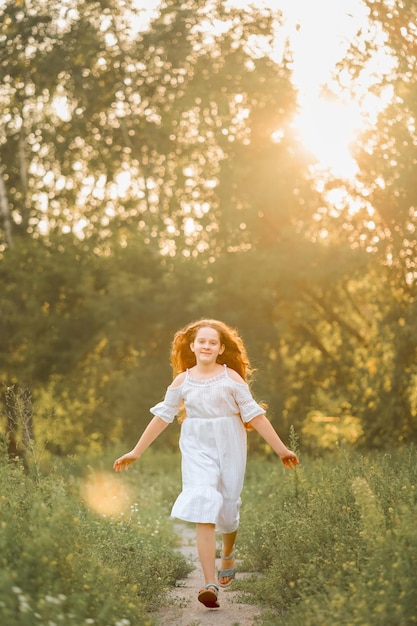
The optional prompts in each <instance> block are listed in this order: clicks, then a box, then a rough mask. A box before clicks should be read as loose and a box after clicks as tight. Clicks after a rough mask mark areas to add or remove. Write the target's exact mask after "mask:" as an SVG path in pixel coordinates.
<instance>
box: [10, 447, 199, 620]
mask: <svg viewBox="0 0 417 626" xmlns="http://www.w3.org/2000/svg"><path fill="white" fill-rule="evenodd" d="M164 465H165V469H166V466H167V462H166V461H165V463H164ZM103 467H104V468H106V469H107V470H108V469H109V468H111V459H110V458H109V459H108V462H105V461H104V462H101V463H100V464H97V465H96V466H95V467H94V468H92V467H87V468H86V469H85V466H84V464H83V463H81V461H78V462H74V461H73V462H72V463H69V462H65V463H55V465H53V466H52V465H51V466H49V467H47V468H44V471H39V468H36V472H30V473H29V474H28V473H25V472H24V470H23V468H22V466H21V465H19V464H18V463H16V464H12V465H10V464H8V463H7V462H6V460H5V454H3V456H2V459H1V461H0V493H1V496H0V503H1V508H0V622H1V623H2V624H7V626H36V624H39V625H41V626H54V625H58V624H64V625H65V626H81V625H82V624H95V625H97V626H129V625H130V624H132V625H133V624H135V625H137V624H148V625H151V624H153V623H154V622H153V619H152V618H151V611H153V610H154V609H155V608H156V607H157V606H158V603H159V601H160V600H161V598H162V597H163V594H164V592H165V591H166V590H167V589H168V588H169V587H170V586H172V585H174V584H175V581H176V579H178V578H181V577H183V576H184V575H185V574H186V573H187V572H188V571H189V566H188V564H187V563H186V562H185V560H184V558H183V557H182V556H181V555H179V554H178V553H176V552H174V545H175V538H174V535H173V532H172V529H171V525H170V521H169V518H168V516H169V505H168V503H167V500H166V499H167V498H168V499H169V497H170V495H169V494H170V491H171V490H172V489H175V490H177V489H178V485H177V484H176V480H175V472H174V473H173V472H170V473H168V475H167V476H166V475H163V474H162V472H161V469H160V463H159V461H158V458H157V457H155V458H154V457H153V456H152V454H149V455H148V462H147V463H145V462H144V463H143V464H142V466H141V468H140V472H139V470H137V469H135V470H133V469H132V470H131V471H129V472H128V474H127V475H124V476H116V475H114V476H112V475H110V474H108V473H106V471H104V470H103ZM46 469H47V471H45V470H46ZM171 477H172V478H171ZM114 481H116V482H114ZM86 484H88V485H89V490H88V489H87V490H86V488H85V485H86ZM91 486H93V487H94V486H95V487H96V491H100V489H102V494H101V497H100V496H98V497H96V500H95V501H92V502H90V501H89V499H88V492H89V491H90V492H91V491H94V489H92V487H91ZM120 494H122V495H123V497H122V498H120ZM126 494H128V496H129V497H126ZM96 496H97V493H96ZM114 502H116V506H114ZM118 505H121V506H120V507H119V509H118ZM92 507H93V508H92ZM112 507H113V508H112Z"/></svg>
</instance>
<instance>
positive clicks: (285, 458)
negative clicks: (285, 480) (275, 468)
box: [280, 450, 300, 469]
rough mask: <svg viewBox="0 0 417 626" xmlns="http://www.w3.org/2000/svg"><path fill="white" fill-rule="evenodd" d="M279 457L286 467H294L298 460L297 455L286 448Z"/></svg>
mask: <svg viewBox="0 0 417 626" xmlns="http://www.w3.org/2000/svg"><path fill="white" fill-rule="evenodd" d="M280 458H281V461H282V463H283V465H285V467H288V469H294V467H295V466H296V465H298V464H299V462H300V461H299V460H298V458H297V455H296V454H295V453H294V452H291V450H288V451H287V452H286V454H283V455H282V456H281V457H280Z"/></svg>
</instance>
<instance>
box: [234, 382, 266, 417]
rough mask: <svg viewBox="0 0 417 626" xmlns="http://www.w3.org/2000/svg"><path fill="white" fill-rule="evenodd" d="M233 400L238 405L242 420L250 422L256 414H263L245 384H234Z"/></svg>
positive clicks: (263, 411) (263, 410)
mask: <svg viewBox="0 0 417 626" xmlns="http://www.w3.org/2000/svg"><path fill="white" fill-rule="evenodd" d="M234 396H235V400H236V402H237V405H238V407H239V411H240V416H241V418H242V421H244V422H250V420H252V419H253V418H254V417H256V416H257V415H261V414H265V413H266V411H265V409H263V408H262V407H261V406H260V405H259V404H258V403H257V402H256V401H255V400H254V399H253V396H252V394H251V392H250V389H249V386H248V385H246V384H240V383H236V384H235V392H234Z"/></svg>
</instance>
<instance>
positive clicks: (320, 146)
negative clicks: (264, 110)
mask: <svg viewBox="0 0 417 626" xmlns="http://www.w3.org/2000/svg"><path fill="white" fill-rule="evenodd" d="M294 125H295V127H296V128H297V130H298V132H299V135H300V138H301V140H302V141H303V143H304V145H305V146H306V148H307V150H308V151H309V152H311V153H312V155H313V157H315V158H316V159H317V160H318V164H319V166H322V167H324V168H326V169H328V170H329V171H330V172H331V174H333V175H334V176H341V177H346V178H351V177H352V176H354V174H355V173H356V171H357V165H356V162H355V161H354V159H353V158H352V155H351V153H350V146H351V144H352V143H353V141H354V139H355V136H356V134H357V133H358V131H359V130H360V129H361V128H363V125H364V119H363V116H362V115H361V112H360V110H359V108H358V106H357V105H355V104H353V103H352V105H351V106H348V105H347V104H343V103H342V102H340V101H337V100H334V101H333V100H325V99H318V98H317V99H313V98H312V99H311V100H310V101H309V102H308V106H307V105H306V106H304V107H302V108H301V110H300V113H299V115H298V116H297V117H296V118H295V120H294Z"/></svg>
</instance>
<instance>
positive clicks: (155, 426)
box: [113, 415, 169, 472]
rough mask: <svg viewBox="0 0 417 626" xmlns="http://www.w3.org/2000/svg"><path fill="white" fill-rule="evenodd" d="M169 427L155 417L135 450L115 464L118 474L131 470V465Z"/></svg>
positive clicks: (117, 460) (114, 467) (166, 423)
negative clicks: (123, 470)
mask: <svg viewBox="0 0 417 626" xmlns="http://www.w3.org/2000/svg"><path fill="white" fill-rule="evenodd" d="M167 426H169V423H168V422H165V421H164V420H163V419H161V418H160V417H158V416H157V415H155V416H154V417H153V418H152V419H151V421H150V422H149V424H148V425H147V427H146V428H145V430H144V431H143V434H142V436H141V438H140V439H139V441H138V442H137V444H136V445H135V447H134V448H133V450H131V451H130V452H127V454H124V455H123V456H121V457H119V458H118V459H116V460H115V462H114V463H113V469H114V470H115V471H116V472H121V471H122V469H123V468H125V469H129V465H130V464H131V463H133V461H136V460H137V459H139V458H140V457H141V456H142V454H143V453H144V452H145V450H147V448H149V446H150V445H151V443H152V442H154V441H155V439H156V438H157V437H159V435H160V434H161V433H162V432H163V431H164V430H165V428H166V427H167Z"/></svg>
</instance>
